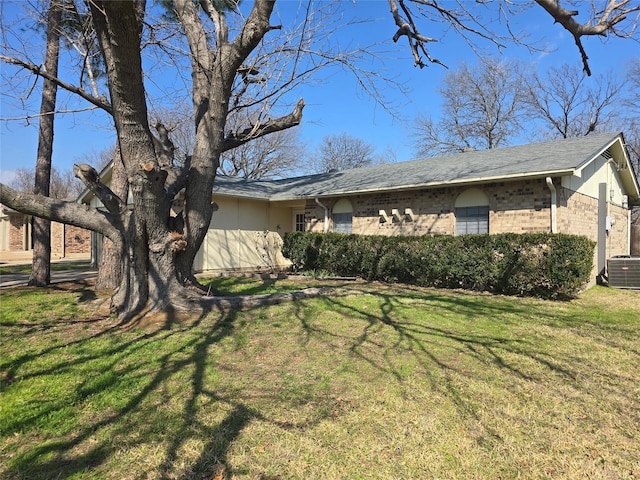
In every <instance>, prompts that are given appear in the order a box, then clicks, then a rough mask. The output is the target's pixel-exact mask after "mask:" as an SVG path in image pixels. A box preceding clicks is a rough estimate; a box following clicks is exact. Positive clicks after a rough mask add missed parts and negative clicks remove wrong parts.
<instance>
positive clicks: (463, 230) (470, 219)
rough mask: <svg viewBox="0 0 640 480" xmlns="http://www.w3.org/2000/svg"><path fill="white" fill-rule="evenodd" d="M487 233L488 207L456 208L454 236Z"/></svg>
mask: <svg viewBox="0 0 640 480" xmlns="http://www.w3.org/2000/svg"><path fill="white" fill-rule="evenodd" d="M468 233H489V206H488V205H487V206H483V207H460V208H456V235H466V234H468Z"/></svg>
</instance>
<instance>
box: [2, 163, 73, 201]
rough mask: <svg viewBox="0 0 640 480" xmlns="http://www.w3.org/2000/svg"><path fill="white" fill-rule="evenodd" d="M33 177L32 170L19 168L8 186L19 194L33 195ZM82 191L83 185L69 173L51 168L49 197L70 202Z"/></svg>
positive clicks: (34, 175) (33, 171) (33, 172)
mask: <svg viewBox="0 0 640 480" xmlns="http://www.w3.org/2000/svg"><path fill="white" fill-rule="evenodd" d="M35 177H36V174H35V170H34V169H28V168H19V169H18V170H16V171H15V178H14V179H13V180H12V181H11V183H10V186H11V187H12V188H15V189H16V190H19V191H21V192H29V193H33V190H34V189H33V185H34V182H35ZM83 190H84V185H83V184H82V182H80V181H79V180H78V179H77V178H76V177H75V176H74V175H73V173H72V172H71V171H69V170H63V171H62V172H60V171H58V169H57V168H56V167H51V183H50V188H49V197H51V198H57V199H59V200H72V199H76V198H77V197H78V195H80V194H81V193H82V191H83Z"/></svg>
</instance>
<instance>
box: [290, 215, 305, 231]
mask: <svg viewBox="0 0 640 480" xmlns="http://www.w3.org/2000/svg"><path fill="white" fill-rule="evenodd" d="M293 224H294V225H293V227H294V230H295V231H296V232H304V231H305V230H306V229H307V224H306V222H305V218H304V212H302V213H296V214H295V218H294V220H293Z"/></svg>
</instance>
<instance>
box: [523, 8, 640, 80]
mask: <svg viewBox="0 0 640 480" xmlns="http://www.w3.org/2000/svg"><path fill="white" fill-rule="evenodd" d="M535 1H536V3H537V4H538V5H540V6H541V7H542V8H544V9H545V10H546V12H547V13H548V14H549V15H551V16H552V17H553V19H554V20H555V21H556V22H557V23H559V24H560V25H562V26H563V27H564V28H565V30H567V31H568V32H569V33H571V34H572V35H573V38H574V40H575V42H576V46H577V47H578V50H579V51H580V55H581V57H582V65H583V68H584V71H585V73H586V74H587V75H588V76H591V69H590V68H589V57H588V56H587V52H586V51H585V49H584V46H583V45H582V37H583V36H585V35H586V36H591V35H601V36H606V35H607V33H609V32H611V33H613V34H614V35H617V36H627V37H630V36H631V35H632V34H633V31H634V30H635V24H634V26H633V27H632V29H631V32H629V33H627V34H626V35H620V34H618V33H617V32H616V31H615V29H614V27H615V26H616V25H617V24H619V23H620V22H622V21H623V20H625V19H626V18H627V16H628V15H629V14H631V13H635V12H640V5H633V4H631V1H630V0H622V1H617V0H608V2H607V5H606V6H605V8H604V9H603V10H602V12H601V15H600V17H599V18H598V19H597V21H596V22H591V21H589V22H587V23H579V22H577V21H576V20H575V19H574V18H573V17H575V16H576V15H578V13H579V12H578V11H577V10H567V9H566V8H564V7H563V6H562V5H560V0H535ZM630 4H631V6H629V5H630Z"/></svg>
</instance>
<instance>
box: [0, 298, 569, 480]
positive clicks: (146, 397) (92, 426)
mask: <svg viewBox="0 0 640 480" xmlns="http://www.w3.org/2000/svg"><path fill="white" fill-rule="evenodd" d="M403 288H404V287H403ZM364 295H367V296H371V297H373V298H374V299H375V302H374V305H375V307H374V309H370V308H366V307H365V306H363V305H361V304H359V303H358V302H357V301H356V300H357V299H358V297H360V296H364ZM318 302H319V303H318ZM319 304H320V305H322V307H321V308H320V311H322V312H336V314H339V315H340V316H342V317H344V318H348V319H349V323H350V327H351V329H350V330H348V331H342V330H339V329H335V328H332V327H331V326H330V325H328V324H327V323H326V322H322V321H320V319H319V318H318V313H317V311H318V305H319ZM290 308H291V309H292V311H293V312H294V318H295V319H296V320H297V321H298V322H299V323H300V325H301V327H302V331H301V332H302V335H303V337H304V338H303V339H302V342H301V343H302V345H301V347H300V348H304V345H305V342H310V341H312V340H313V341H320V342H325V343H326V344H327V347H328V348H329V349H335V348H340V349H341V352H336V353H339V354H342V355H345V356H351V358H354V359H355V360H357V361H363V362H366V363H367V364H368V365H370V366H371V367H372V368H373V369H374V370H375V371H379V372H380V373H384V374H389V375H390V376H391V377H392V378H394V379H395V380H396V382H397V384H398V385H401V386H402V385H403V384H404V382H405V381H406V372H404V370H403V366H402V364H401V363H400V362H398V361H397V357H398V354H399V352H402V354H403V355H409V356H410V357H412V358H413V359H414V360H415V363H416V364H417V365H418V366H419V367H420V371H421V372H424V375H425V380H427V381H428V382H429V383H430V384H431V385H432V387H433V388H435V389H439V390H440V391H441V393H443V394H444V395H446V396H447V397H449V398H451V400H452V402H453V403H454V404H455V405H456V408H458V409H459V411H460V412H461V414H463V415H465V416H471V417H473V418H475V419H476V420H479V417H480V415H479V412H478V411H477V410H476V408H477V407H474V406H473V405H471V404H470V403H469V402H468V401H467V399H466V398H465V397H464V396H463V395H461V394H460V391H459V389H458V386H457V384H456V382H455V381H454V380H453V378H452V377H453V375H454V374H455V375H461V376H463V377H469V378H472V377H473V378H475V377H477V376H478V375H479V374H481V372H478V371H473V370H469V368H468V365H461V364H460V363H458V361H457V358H458V355H464V356H467V357H469V358H471V359H473V360H475V362H476V364H477V365H486V366H487V367H494V368H495V367H496V366H497V367H498V368H499V369H501V370H504V371H506V372H508V373H509V374H510V375H512V376H513V377H515V378H518V379H521V380H525V381H534V382H535V381H538V378H537V377H536V375H535V374H532V373H531V371H530V370H527V369H525V368H523V366H522V365H521V364H520V363H518V362H517V361H516V360H514V358H526V359H529V360H530V361H532V362H534V363H535V364H537V365H539V366H542V367H544V369H546V370H548V371H551V372H553V373H554V374H557V375H560V376H561V377H563V378H566V379H567V380H569V381H573V380H574V379H575V372H574V371H572V370H571V368H570V367H569V366H568V364H567V362H563V361H562V359H559V358H554V357H553V356H552V355H551V354H550V353H549V352H548V351H545V350H543V349H542V348H541V347H540V346H538V345H536V344H533V343H532V342H531V341H529V340H527V339H522V338H511V337H509V336H507V335H506V334H502V333H501V332H500V328H499V326H500V322H502V324H504V323H506V322H516V321H517V318H519V317H523V316H528V315H530V312H529V307H528V306H527V305H518V304H516V303H515V302H511V301H509V302H503V301H493V302H486V301H484V302H479V301H478V296H477V295H465V294H464V293H463V294H455V295H454V294H439V293H435V292H433V291H424V290H420V289H415V290H414V289H411V288H405V289H404V290H403V294H402V295H400V294H399V293H398V290H397V289H395V290H393V289H389V290H388V291H386V290H385V289H381V290H380V291H374V292H372V291H371V290H369V289H367V288H361V289H360V288H359V287H357V288H353V287H352V288H349V289H346V290H345V291H344V292H342V294H339V295H335V296H323V297H320V298H318V299H314V300H312V301H311V300H302V301H295V302H292V303H291V305H290ZM407 308H411V309H422V310H423V311H424V312H425V317H428V318H429V319H428V321H427V320H425V321H424V322H422V321H415V318H414V317H411V318H410V319H407V318H404V317H403V309H407ZM216 315H217V316H216ZM460 318H462V319H464V320H465V321H467V322H474V321H477V322H486V321H487V319H497V320H495V322H497V323H498V325H497V326H494V328H493V329H491V328H487V329H485V328H484V327H483V325H482V324H481V325H479V326H478V328H476V329H470V328H468V325H467V326H457V325H456V322H457V321H459V319H460ZM242 321H244V320H242ZM241 323H242V322H241V321H240V317H239V312H237V311H232V312H227V313H219V314H213V313H211V314H209V315H203V316H200V317H198V318H197V319H194V320H192V321H191V322H189V323H181V322H180V321H178V319H177V318H171V317H169V318H167V319H166V323H164V324H161V325H156V326H155V327H154V328H153V329H144V330H140V329H132V330H131V331H128V332H121V331H120V326H119V325H117V324H114V323H113V322H112V323H111V324H108V325H106V326H104V328H102V329H97V330H92V331H91V332H88V334H87V335H86V336H81V337H80V338H76V339H74V340H71V341H67V342H62V343H57V344H55V345H52V346H50V347H47V348H44V349H41V350H40V351H31V352H29V351H27V352H25V353H24V354H22V355H20V356H17V357H16V358H15V359H14V360H12V361H11V363H10V365H9V367H10V368H11V369H12V371H13V372H14V375H16V377H19V381H20V382H35V381H39V380H43V379H45V380H46V378H47V377H49V376H56V375H65V374H67V373H68V372H69V371H72V370H74V369H76V370H80V371H82V372H85V373H86V375H87V376H86V378H85V379H84V380H83V381H81V382H80V383H79V384H76V385H70V386H69V388H71V389H73V392H72V393H71V394H70V395H69V396H67V397H65V398H63V399H61V400H60V401H56V400H55V399H51V398H48V399H46V402H47V405H45V406H42V405H41V406H40V407H39V408H36V409H35V410H34V411H33V413H30V414H27V415H26V416H24V417H23V418H21V419H19V420H14V419H9V420H10V421H9V422H8V423H5V424H4V426H3V427H2V428H1V431H2V432H3V434H2V436H3V437H5V438H6V439H7V440H3V443H4V444H7V445H8V446H9V447H10V448H5V451H6V452H8V451H9V450H13V451H17V453H16V454H12V455H13V457H11V458H10V457H8V455H7V454H6V453H5V454H3V456H4V457H5V458H4V460H3V462H2V463H3V465H4V467H2V468H4V470H0V476H2V477H3V478H13V479H34V480H37V479H49V478H60V479H64V478H69V477H71V476H73V475H75V474H79V473H80V472H89V471H95V475H96V476H97V477H96V478H106V477H107V476H109V473H111V472H110V471H108V472H107V473H106V474H105V476H104V477H101V473H100V472H102V471H103V470H101V468H102V469H104V468H113V467H105V464H107V463H109V462H111V463H113V462H114V459H117V458H120V456H121V455H122V454H123V452H126V451H127V450H129V449H134V448H138V447H140V445H146V449H145V448H143V452H148V451H150V450H154V449H155V450H156V451H158V452H159V453H158V455H160V456H161V457H162V459H156V460H155V461H153V462H149V463H148V464H149V465H150V467H149V468H150V469H151V471H145V468H144V467H139V468H140V470H139V471H140V472H144V473H140V475H141V476H143V475H151V476H156V477H157V478H166V479H169V478H170V479H184V480H187V479H199V478H201V479H211V478H214V477H215V478H218V477H219V476H220V478H231V477H232V476H233V474H234V473H238V472H237V471H235V472H234V466H233V465H231V464H230V462H229V459H228V455H229V451H230V449H231V447H232V446H233V445H234V442H236V440H237V439H238V437H239V436H240V435H241V433H242V432H243V431H244V430H245V429H246V428H247V426H248V425H249V424H251V422H253V421H255V420H257V421H260V422H266V423H268V424H271V425H273V426H274V427H277V428H281V429H286V430H294V429H295V430H304V429H309V428H313V426H314V425H317V424H318V423H319V422H321V421H322V420H323V419H325V418H327V417H328V416H330V415H332V408H331V407H332V402H333V400H332V399H331V398H326V397H324V396H323V395H321V393H320V392H318V393H316V392H315V391H314V392H312V393H311V394H310V396H309V397H307V398H305V399H304V401H306V402H308V403H309V404H313V405H314V409H315V413H314V414H313V415H311V416H309V417H308V418H306V420H305V421H303V422H298V423H295V422H283V421H278V420H277V419H275V418H273V417H272V416H270V415H269V414H268V413H265V411H262V410H261V409H260V408H256V407H255V406H253V405H252V404H251V402H250V401H247V400H248V397H247V395H248V394H247V393H246V392H243V390H242V388H240V390H233V389H232V390H224V389H221V390H217V387H216V385H215V383H213V384H212V382H211V379H210V377H209V376H210V375H211V374H212V371H215V369H216V368H220V365H219V363H218V362H217V361H216V359H215V352H212V349H214V348H215V346H216V345H219V344H220V343H221V342H223V341H224V340H225V339H228V338H229V337H234V336H235V335H237V334H238V332H237V329H238V327H239V325H240V324H241ZM72 326H74V325H72V324H70V323H69V321H61V322H60V324H59V325H58V326H57V327H56V326H52V327H51V328H54V329H55V328H70V327H72ZM25 327H26V326H25ZM16 328H17V327H16ZM31 333H33V332H31ZM332 339H338V340H339V342H332ZM103 341H104V342H105V344H102V343H99V342H103ZM336 345H338V346H336ZM443 345H444V346H445V347H446V348H445V349H443ZM239 348H241V347H239ZM373 350H375V351H376V352H377V353H376V354H374V353H372V351H373ZM70 352H72V353H70ZM217 354H219V355H224V352H222V353H220V352H218V353H217ZM43 356H47V357H52V358H54V360H53V361H52V362H51V363H49V364H46V365H44V366H42V367H41V368H27V367H29V365H28V364H30V363H31V362H36V361H37V360H38V359H39V358H41V357H43ZM23 368H27V369H28V370H29V372H28V373H25V374H24V375H23V374H21V370H22V369H23ZM436 371H437V372H436ZM213 373H215V372H213ZM8 388H11V386H6V387H3V389H8ZM408 388H409V387H408ZM105 392H107V393H109V394H110V395H111V396H110V397H109V398H102V395H104V394H106V393H105ZM264 395H273V397H274V398H275V399H276V400H277V401H279V402H280V403H281V404H282V405H281V408H282V409H287V408H288V407H289V406H290V405H288V404H287V402H289V401H291V402H293V400H286V399H283V398H281V397H278V396H277V390H276V389H275V388H274V390H273V391H269V392H264ZM30 400H34V401H39V400H38V399H30ZM204 404H208V405H213V406H214V407H215V408H214V410H215V411H216V413H215V415H214V416H213V417H210V416H205V417H202V410H203V405H204ZM65 409H66V410H65ZM65 411H67V413H66V415H68V416H69V415H73V416H74V417H76V418H75V419H74V420H75V421H74V422H71V424H70V425H69V426H64V425H63V426H62V427H60V428H61V430H60V433H55V432H54V433H50V432H47V431H46V430H45V431H43V432H42V434H43V435H44V436H43V438H42V440H41V443H40V444H39V445H38V446H37V447H35V448H32V449H30V450H22V451H21V450H20V448H19V445H18V443H19V442H20V438H21V437H25V438H27V437H36V438H37V437H38V436H39V435H41V433H39V432H40V428H41V427H40V425H41V422H44V421H45V420H46V419H47V418H50V417H51V416H55V415H58V414H59V415H62V416H64V415H65V413H64V412H65ZM71 412H73V414H72V413H71ZM11 420H13V421H11ZM485 429H486V432H487V434H488V435H489V436H491V437H494V438H499V432H497V431H495V430H494V429H492V428H491V427H489V426H485ZM11 436H15V440H12V439H11ZM47 437H48V438H47ZM30 441H32V442H33V440H30ZM158 447H160V448H158ZM185 449H190V450H189V451H190V455H189V456H188V459H185V458H184V457H185V456H184V455H183V452H184V451H185ZM116 461H117V460H116ZM124 468H129V467H127V466H125V467H124ZM136 471H138V470H136ZM152 472H156V474H155V475H153V474H152ZM125 473H127V474H128V473H134V472H123V474H125Z"/></svg>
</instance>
